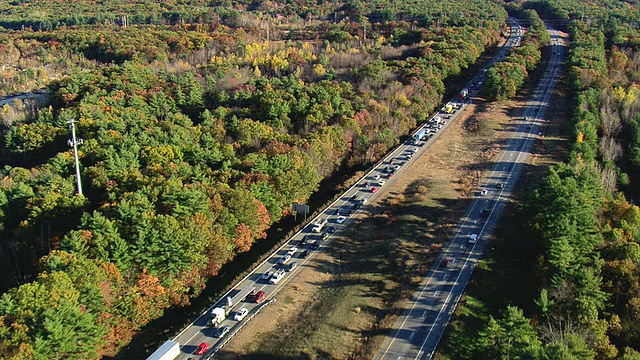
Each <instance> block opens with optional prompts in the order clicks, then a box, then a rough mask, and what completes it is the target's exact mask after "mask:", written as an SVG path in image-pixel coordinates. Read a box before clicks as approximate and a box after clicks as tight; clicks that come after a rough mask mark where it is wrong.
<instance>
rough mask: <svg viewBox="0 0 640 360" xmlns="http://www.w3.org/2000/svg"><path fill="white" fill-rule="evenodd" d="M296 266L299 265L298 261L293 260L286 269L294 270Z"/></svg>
mask: <svg viewBox="0 0 640 360" xmlns="http://www.w3.org/2000/svg"><path fill="white" fill-rule="evenodd" d="M296 267H298V263H297V262H292V263H291V264H289V266H288V267H287V268H286V269H285V270H287V271H293V269H295V268H296Z"/></svg>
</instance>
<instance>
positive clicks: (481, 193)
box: [480, 189, 489, 196]
mask: <svg viewBox="0 0 640 360" xmlns="http://www.w3.org/2000/svg"><path fill="white" fill-rule="evenodd" d="M488 193H489V191H488V190H487V189H482V191H480V195H482V196H485V195H487V194H488Z"/></svg>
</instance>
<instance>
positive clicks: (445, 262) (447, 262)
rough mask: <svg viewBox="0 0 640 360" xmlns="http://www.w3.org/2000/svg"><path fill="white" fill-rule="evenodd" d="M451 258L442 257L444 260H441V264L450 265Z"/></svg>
mask: <svg viewBox="0 0 640 360" xmlns="http://www.w3.org/2000/svg"><path fill="white" fill-rule="evenodd" d="M449 262H450V260H449V259H442V261H441V262H440V265H442V266H444V267H446V266H447V265H449Z"/></svg>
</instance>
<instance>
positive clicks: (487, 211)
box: [480, 209, 491, 217]
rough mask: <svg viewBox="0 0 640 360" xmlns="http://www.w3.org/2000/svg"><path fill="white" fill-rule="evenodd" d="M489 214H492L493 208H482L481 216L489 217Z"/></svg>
mask: <svg viewBox="0 0 640 360" xmlns="http://www.w3.org/2000/svg"><path fill="white" fill-rule="evenodd" d="M489 214H491V209H482V210H480V216H481V217H489Z"/></svg>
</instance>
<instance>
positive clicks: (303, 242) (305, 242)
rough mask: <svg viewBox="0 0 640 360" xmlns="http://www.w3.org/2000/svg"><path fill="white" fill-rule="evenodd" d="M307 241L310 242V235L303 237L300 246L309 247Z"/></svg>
mask: <svg viewBox="0 0 640 360" xmlns="http://www.w3.org/2000/svg"><path fill="white" fill-rule="evenodd" d="M307 241H309V235H305V236H303V237H302V240H300V243H299V245H300V246H305V245H307Z"/></svg>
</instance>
